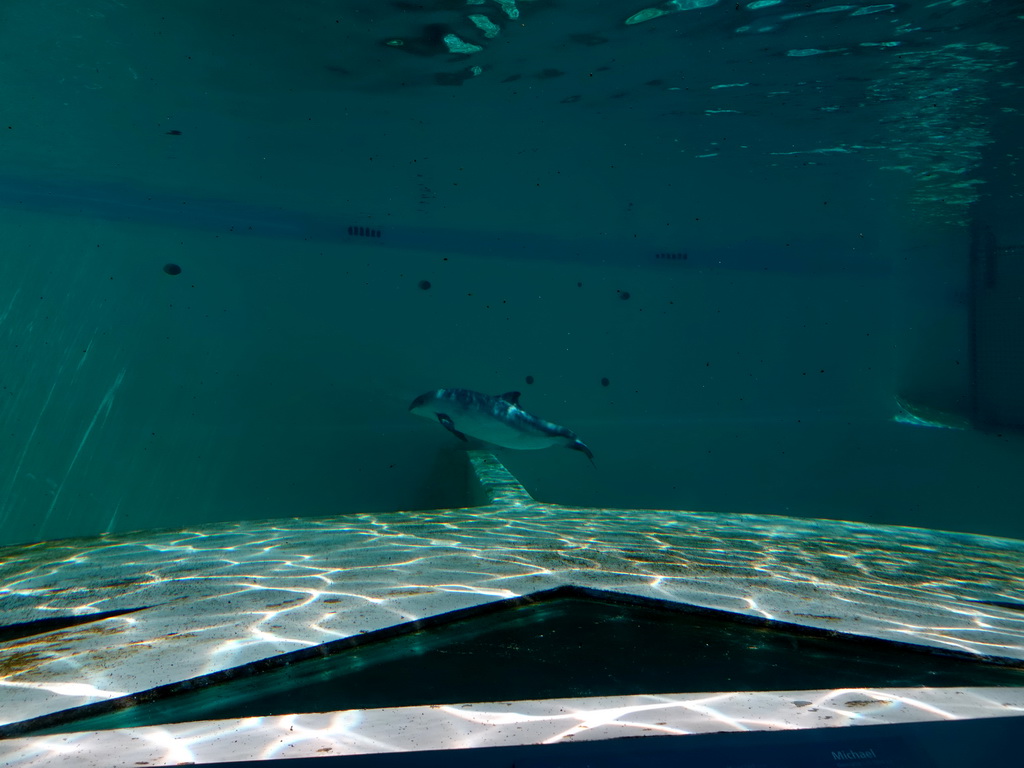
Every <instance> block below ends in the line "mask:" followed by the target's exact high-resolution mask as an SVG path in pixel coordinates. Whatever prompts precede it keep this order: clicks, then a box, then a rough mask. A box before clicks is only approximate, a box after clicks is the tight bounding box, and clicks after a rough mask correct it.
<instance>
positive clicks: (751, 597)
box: [0, 452, 1024, 739]
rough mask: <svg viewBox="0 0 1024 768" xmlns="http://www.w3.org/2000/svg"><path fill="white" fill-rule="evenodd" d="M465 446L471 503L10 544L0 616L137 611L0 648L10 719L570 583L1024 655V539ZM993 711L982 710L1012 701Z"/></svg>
mask: <svg viewBox="0 0 1024 768" xmlns="http://www.w3.org/2000/svg"><path fill="white" fill-rule="evenodd" d="M468 455H469V460H470V462H471V463H472V466H473V469H474V471H475V475H476V478H477V480H478V482H479V484H480V487H481V494H479V495H480V497H481V499H482V500H483V501H484V504H483V505H482V506H479V507H470V508H462V509H445V510H430V511H419V512H394V513H388V514H356V515H345V516H339V517H331V518H317V519H311V518H290V519H281V520H272V521H255V522H244V521H243V522H236V523H227V524H225V523H220V524H213V525H209V526H202V527H198V528H192V529H188V530H180V531H166V530H164V531H144V532H138V533H132V534H123V535H110V536H101V537H96V538H91V539H75V540H64V541H52V542H42V543H38V544H32V545H24V546H17V547H7V548H4V549H2V550H0V561H2V564H0V625H3V626H10V625H18V624H20V625H25V624H28V623H29V622H34V621H39V620H43V619H45V620H51V619H54V618H57V617H76V616H78V617H84V616H87V615H92V614H102V613H106V612H112V611H115V612H119V611H132V612H131V613H124V614H123V615H117V616H109V617H107V618H100V619H98V620H96V621H93V622H91V623H89V624H85V625H82V626H78V627H73V628H64V629H58V630H55V631H48V632H44V633H42V634H36V635H31V636H27V637H21V638H20V639H17V640H10V641H7V642H3V643H0V692H2V695H0V735H7V736H13V735H17V734H18V733H19V732H24V730H25V727H26V726H28V724H29V723H30V722H31V721H35V722H36V723H39V722H40V718H42V719H44V720H48V721H59V720H60V719H61V718H65V717H66V718H67V719H68V720H71V719H73V718H74V717H76V716H77V714H79V713H76V712H75V710H76V709H77V708H79V707H83V706H87V705H97V704H100V703H101V702H111V703H116V702H117V700H119V699H124V700H127V699H126V697H134V696H137V695H139V694H142V693H144V692H147V691H152V690H153V689H155V688H160V687H162V686H173V685H175V684H182V683H185V682H187V681H192V680H195V679H196V678H201V677H205V676H210V675H217V674H220V673H225V672H227V671H229V670H234V669H238V668H239V667H243V666H244V665H250V664H253V663H256V662H260V661H261V660H269V659H273V658H274V657H277V656H280V655H281V654H285V653H290V652H295V651H301V650H304V649H315V648H316V647H317V646H320V645H322V644H324V643H327V642H330V641H338V640H342V639H344V638H354V637H358V636H359V635H361V634H365V633H369V632H378V631H382V630H388V629H389V628H396V627H401V626H402V625H405V624H408V622H411V621H416V620H426V619H430V618H431V617H438V616H443V615H445V614H449V613H451V612H453V611H459V610H465V609H470V608H478V607H481V606H487V605H490V604H493V603H497V602H499V601H503V600H509V599H514V598H521V597H525V596H529V595H533V594H535V593H537V592H542V591H546V590H552V589H558V588H567V587H569V588H580V589H593V590H601V591H604V592H610V593H615V594H617V595H620V596H622V597H624V598H629V599H638V600H656V601H659V602H668V603H676V604H681V605H686V606H694V607H697V608H703V609H711V610H716V611H725V612H729V613H731V614H735V615H737V616H743V617H747V618H748V619H750V620H759V621H771V622H782V623H785V624H788V625H795V626H800V627H805V628H808V629H811V630H819V631H820V630H825V631H829V632H840V633H844V634H848V635H853V636H860V637H870V638H875V639H878V640H885V641H891V642H898V643H903V644H912V645H917V646H921V647H926V648H930V649H933V650H936V651H940V652H942V653H946V654H962V655H968V656H973V657H975V658H983V659H989V660H995V661H998V662H1001V663H1004V664H1009V665H1018V664H1019V662H1021V661H1022V660H1024V612H1022V610H1020V609H1018V607H1017V606H1021V607H1022V608H1024V590H1022V588H1021V586H1020V585H1021V584H1022V583H1024V543H1022V542H1019V541H1015V540H1008V539H999V538H994V537H986V536H976V535H970V534H957V533H945V532H941V531H929V530H923V529H913V528H900V527H892V526H872V525H866V524H861V523H847V522H841V521H830V520H806V519H793V518H786V517H774V516H758V515H725V514H709V513H693V512H684V511H672V510H667V511H666V510H633V509H587V508H576V507H566V506H561V505H556V504H545V503H541V502H538V501H536V500H534V499H533V498H532V497H530V495H529V494H528V493H527V492H526V490H525V489H524V488H523V487H522V485H521V484H520V483H519V482H518V481H517V480H516V479H515V477H513V476H512V475H511V474H510V473H509V472H508V471H507V470H506V469H505V467H504V466H503V465H502V464H501V463H500V462H499V461H498V460H497V459H496V458H495V457H494V456H492V455H491V454H488V453H484V452H470V453H469V454H468ZM140 606H149V607H146V608H143V609H139V607H140ZM1005 690H1007V691H1018V689H1005ZM993 707H994V709H993V711H992V712H990V713H989V715H987V716H992V715H993V714H996V713H999V712H1004V711H1005V710H1004V709H999V708H997V707H995V704H993ZM303 717H304V718H305V717H308V716H305V715H304V716H303ZM38 738H40V739H55V738H58V737H56V736H51V737H38ZM61 738H67V737H61Z"/></svg>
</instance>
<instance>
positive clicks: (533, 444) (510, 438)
mask: <svg viewBox="0 0 1024 768" xmlns="http://www.w3.org/2000/svg"><path fill="white" fill-rule="evenodd" d="M519 394H520V393H519V392H506V393H505V394H503V395H485V394H483V393H482V392H474V391H473V390H471V389H435V390H433V391H431V392H427V393H425V394H422V395H420V396H419V397H417V398H416V399H415V400H413V401H412V405H410V406H409V410H410V411H412V412H413V413H415V414H416V415H417V416H422V417H423V418H425V419H437V420H438V421H439V422H440V423H441V426H443V427H444V428H445V429H447V430H448V431H449V432H451V433H452V434H453V435H455V436H456V437H457V438H459V439H460V440H466V439H467V438H466V435H470V436H471V437H475V438H477V439H479V440H485V441H487V442H488V443H493V444H494V445H500V446H502V447H503V448H516V449H518V450H536V449H538V448H548V447H550V446H552V445H564V446H565V447H566V448H572V449H573V450H574V451H579V452H580V453H582V454H584V455H585V456H586V457H587V458H588V459H590V460H591V462H593V460H594V454H593V453H592V452H591V450H590V449H589V448H588V447H587V446H586V445H585V444H584V443H583V441H582V440H580V439H579V437H577V436H576V433H575V432H573V431H572V430H570V429H566V428H565V427H560V426H558V425H557V424H552V423H551V422H550V421H544V419H538V418H537V417H536V416H534V415H533V414H531V413H527V412H526V411H524V410H523V409H522V408H520V407H519Z"/></svg>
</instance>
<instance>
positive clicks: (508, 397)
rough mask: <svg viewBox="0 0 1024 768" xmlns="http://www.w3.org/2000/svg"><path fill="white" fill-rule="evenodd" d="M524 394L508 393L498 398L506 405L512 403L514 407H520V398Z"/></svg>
mask: <svg viewBox="0 0 1024 768" xmlns="http://www.w3.org/2000/svg"><path fill="white" fill-rule="evenodd" d="M521 394H523V393H522V392H506V393H505V394H503V395H498V398H499V399H501V400H504V401H505V402H506V403H512V405H519V396H520V395H521Z"/></svg>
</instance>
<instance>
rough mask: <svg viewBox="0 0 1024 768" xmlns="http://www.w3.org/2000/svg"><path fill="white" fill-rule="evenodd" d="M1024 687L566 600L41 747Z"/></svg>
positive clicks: (200, 691)
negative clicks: (442, 710)
mask: <svg viewBox="0 0 1024 768" xmlns="http://www.w3.org/2000/svg"><path fill="white" fill-rule="evenodd" d="M1000 685H1003V686H1005V685H1014V686H1019V685H1024V667H1021V666H1019V665H1018V666H1013V665H1005V664H994V663H990V662H985V661H982V660H975V659H972V658H966V657H960V656H956V655H950V654H944V653H941V652H932V651H929V650H927V649H921V648H917V647H912V646H908V645H903V644H897V643H887V642H884V641H880V640H872V639H864V638H857V637H853V636H850V635H838V634H829V633H826V632H822V631H814V630H810V631H805V630H802V629H800V628H797V627H792V625H779V624H774V623H767V622H758V621H756V620H753V621H752V620H746V619H742V618H739V619H737V618H736V617H733V616H731V615H730V614H727V613H722V612H713V611H702V610H692V611H691V610H685V609H678V608H669V607H664V606H663V605H658V604H653V605H646V604H639V603H621V602H614V601H611V600H605V599H600V598H598V599H595V598H592V597H585V596H578V595H574V596H568V597H566V596H558V597H554V598H552V599H548V600H543V601H540V602H532V603H527V604H525V605H523V604H516V605H512V606H511V607H508V608H505V609H502V610H498V611H496V612H490V613H488V614H486V615H482V616H473V617H471V618H463V619H456V620H453V621H451V622H449V623H446V624H443V625H440V626H433V627H429V628H425V629H420V630H416V631H413V632H410V633H408V634H404V635H401V636H398V637H389V638H387V639H384V640H379V641H375V642H369V643H367V644H365V645H361V646H356V647H350V648H346V649H344V650H342V651H340V652H338V653H336V654H334V655H331V656H326V657H323V658H315V659H307V660H303V661H298V662H295V663H292V664H289V665H287V666H283V667H280V668H278V669H273V670H270V671H266V672H261V673H258V674H255V675H252V676H248V677H243V678H241V679H236V680H230V681H227V682H220V683H215V684H212V685H209V686H205V687H201V688H196V689H194V690H189V691H184V692H178V693H174V694H171V695H168V696H166V697H164V698H159V699H156V700H152V701H146V702H144V703H140V704H136V705H134V706H129V707H126V708H124V709H120V710H118V711H114V712H108V713H106V714H102V715H95V716H92V717H86V718H82V719H76V720H74V721H73V722H66V723H63V724H62V725H60V726H56V727H50V728H46V729H39V730H35V731H33V733H59V732H69V731H85V730H103V729H108V728H126V727H136V726H143V725H159V724H166V723H174V722H186V721H195V720H212V719H220V718H240V717H253V716H268V715H283V714H292V713H303V712H328V711H334V710H341V709H364V708H374V707H396V706H410V705H423V704H455V703H462V702H486V701H505V700H518V699H548V698H567V697H580V696H612V695H628V694H640V693H652V694H657V693H687V692H717V691H771V690H803V689H833V688H847V687H849V688H860V687H864V688H879V687H903V686H935V687H943V686H1000Z"/></svg>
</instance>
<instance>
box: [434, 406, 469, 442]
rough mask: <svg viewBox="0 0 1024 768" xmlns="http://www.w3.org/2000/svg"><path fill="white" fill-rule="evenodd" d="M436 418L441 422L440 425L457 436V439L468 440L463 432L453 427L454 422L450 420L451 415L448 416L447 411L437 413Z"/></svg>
mask: <svg viewBox="0 0 1024 768" xmlns="http://www.w3.org/2000/svg"><path fill="white" fill-rule="evenodd" d="M437 420H438V421H440V422H441V426H442V427H444V428H445V429H447V430H448V431H449V432H451V433H452V434H453V435H455V436H456V437H457V438H459V440H462V441H463V442H468V441H469V438H468V437H466V436H465V435H464V434H462V433H461V432H459V430H457V429H456V428H455V422H454V421H452V417H451V416H449V415H448V414H447V413H439V414H437Z"/></svg>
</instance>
